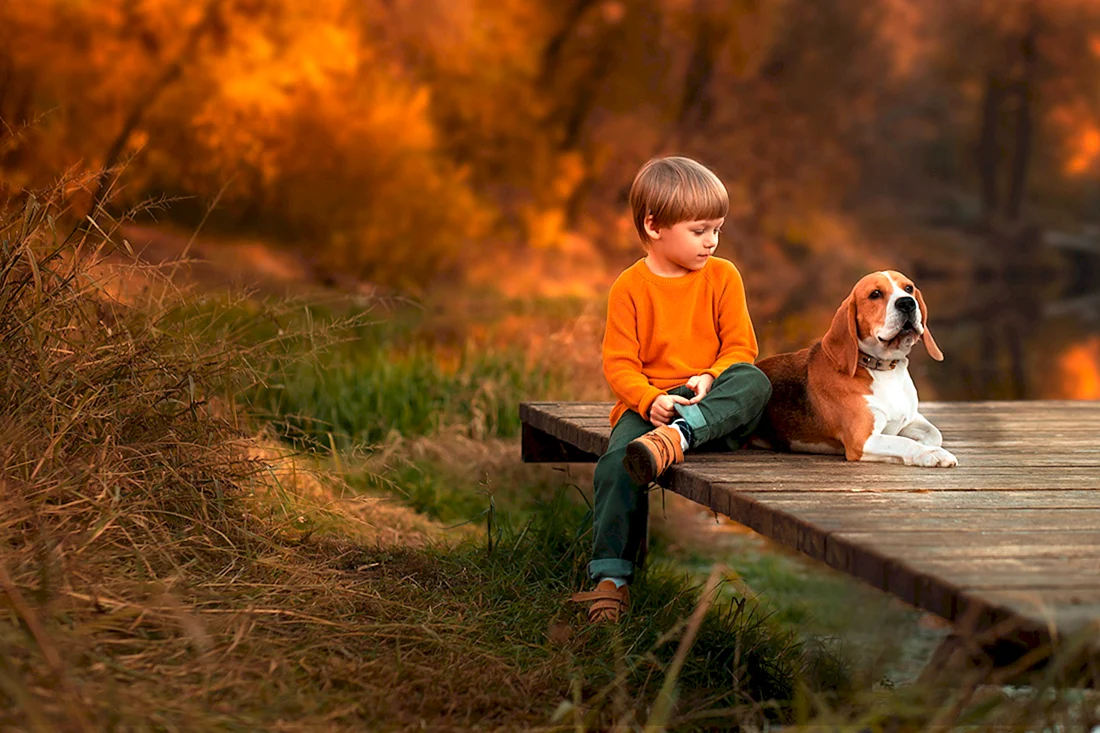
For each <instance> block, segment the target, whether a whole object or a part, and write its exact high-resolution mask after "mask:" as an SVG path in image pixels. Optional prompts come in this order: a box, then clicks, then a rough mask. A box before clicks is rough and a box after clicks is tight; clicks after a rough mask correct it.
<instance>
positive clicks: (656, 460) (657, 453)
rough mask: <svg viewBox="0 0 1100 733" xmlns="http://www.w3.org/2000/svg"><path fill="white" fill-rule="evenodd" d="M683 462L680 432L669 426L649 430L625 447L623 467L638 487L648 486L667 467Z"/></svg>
mask: <svg viewBox="0 0 1100 733" xmlns="http://www.w3.org/2000/svg"><path fill="white" fill-rule="evenodd" d="M683 462H684V449H683V448H681V447H680V431H679V430H677V429H676V428H674V427H672V426H670V425H662V426H661V427H659V428H657V429H655V430H650V431H649V432H648V433H646V434H645V435H643V436H642V437H640V438H638V439H637V440H632V441H631V442H630V444H629V445H627V446H626V456H625V457H624V458H623V466H624V467H626V472H627V473H629V474H630V478H631V479H632V480H633V481H634V483H636V484H638V485H639V486H648V485H649V484H650V483H651V482H653V481H656V480H657V477H658V476H660V475H661V474H662V473H664V472H665V469H667V468H668V467H669V466H672V465H674V464H676V463H683Z"/></svg>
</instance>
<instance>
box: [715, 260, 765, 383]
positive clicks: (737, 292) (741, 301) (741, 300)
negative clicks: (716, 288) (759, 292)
mask: <svg viewBox="0 0 1100 733" xmlns="http://www.w3.org/2000/svg"><path fill="white" fill-rule="evenodd" d="M717 313H718V324H717V325H718V339H719V342H720V343H721V347H720V348H719V350H718V358H717V359H715V361H714V365H713V366H711V368H710V369H706V370H705V371H704V372H703V373H704V374H709V375H711V376H712V377H714V378H715V379H717V378H718V375H719V374H721V373H722V372H724V371H725V370H726V369H728V368H729V367H730V366H731V365H733V364H737V363H738V362H748V363H749V364H752V363H753V362H754V361H756V357H757V355H758V354H759V353H760V348H759V346H758V345H757V343H756V331H755V330H753V327H752V319H751V318H750V317H749V306H748V302H747V301H746V299H745V284H744V281H743V280H742V279H741V273H740V272H738V271H737V268H736V267H733V266H732V265H731V268H730V274H729V276H728V277H727V278H726V282H725V287H723V288H721V290H720V295H719V296H718V308H717Z"/></svg>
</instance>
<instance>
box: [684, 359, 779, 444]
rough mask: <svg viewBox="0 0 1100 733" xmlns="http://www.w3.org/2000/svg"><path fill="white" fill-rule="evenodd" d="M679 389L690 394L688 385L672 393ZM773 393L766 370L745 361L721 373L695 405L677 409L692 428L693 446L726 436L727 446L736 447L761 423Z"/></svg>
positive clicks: (685, 394) (688, 395)
mask: <svg viewBox="0 0 1100 733" xmlns="http://www.w3.org/2000/svg"><path fill="white" fill-rule="evenodd" d="M680 393H683V394H684V396H686V397H690V396H691V390H689V389H687V388H686V387H677V388H676V389H674V390H670V394H680ZM771 394H772V385H771V382H769V381H768V378H767V376H766V375H765V374H764V372H762V371H760V370H759V369H757V368H756V367H755V366H753V365H752V364H749V363H747V362H742V363H739V364H733V365H731V366H730V367H729V368H728V369H726V371H724V372H722V373H721V374H720V375H718V378H717V379H715V380H714V384H712V385H711V388H710V391H709V392H707V394H706V396H705V397H704V398H703V399H701V400H699V401H698V402H697V403H695V404H694V405H676V407H675V410H676V414H677V415H679V416H680V417H681V418H683V420H684V421H685V422H686V423H687V424H688V427H690V428H691V444H692V446H693V447H699V446H701V445H703V444H704V443H709V442H710V441H712V440H717V439H723V440H724V442H725V443H726V445H727V447H729V448H730V449H731V450H736V449H737V448H740V447H741V445H742V444H743V443H744V441H745V440H746V439H747V438H748V437H749V436H750V435H751V434H752V431H753V430H755V429H756V426H757V425H758V424H759V423H760V418H761V417H762V416H763V415H764V408H766V407H767V406H768V400H769V399H770V398H771Z"/></svg>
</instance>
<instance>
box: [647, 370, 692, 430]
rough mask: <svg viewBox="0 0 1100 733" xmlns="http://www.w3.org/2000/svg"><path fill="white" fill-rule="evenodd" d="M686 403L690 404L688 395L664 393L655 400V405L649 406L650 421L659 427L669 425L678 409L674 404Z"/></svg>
mask: <svg viewBox="0 0 1100 733" xmlns="http://www.w3.org/2000/svg"><path fill="white" fill-rule="evenodd" d="M693 379H694V377H693ZM686 404H689V403H688V398H687V397H681V396H680V395H674V394H663V395H661V396H660V397H658V398H657V399H655V400H653V405H652V406H651V407H650V408H649V421H650V422H651V423H653V424H654V425H656V426H657V427H660V426H662V425H668V424H669V422H671V420H672V418H674V417H676V411H675V410H673V409H672V407H673V405H686Z"/></svg>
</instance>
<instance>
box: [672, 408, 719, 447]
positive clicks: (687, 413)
mask: <svg viewBox="0 0 1100 733" xmlns="http://www.w3.org/2000/svg"><path fill="white" fill-rule="evenodd" d="M673 409H674V410H676V414H677V415H679V416H680V417H682V418H683V419H684V422H686V423H687V424H688V427H689V428H691V443H692V445H702V444H703V443H706V442H707V441H708V440H710V439H711V437H713V436H711V435H710V434H709V433H710V431H709V430H708V429H707V419H706V418H705V417H703V411H702V410H700V409H699V405H674V406H673Z"/></svg>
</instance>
